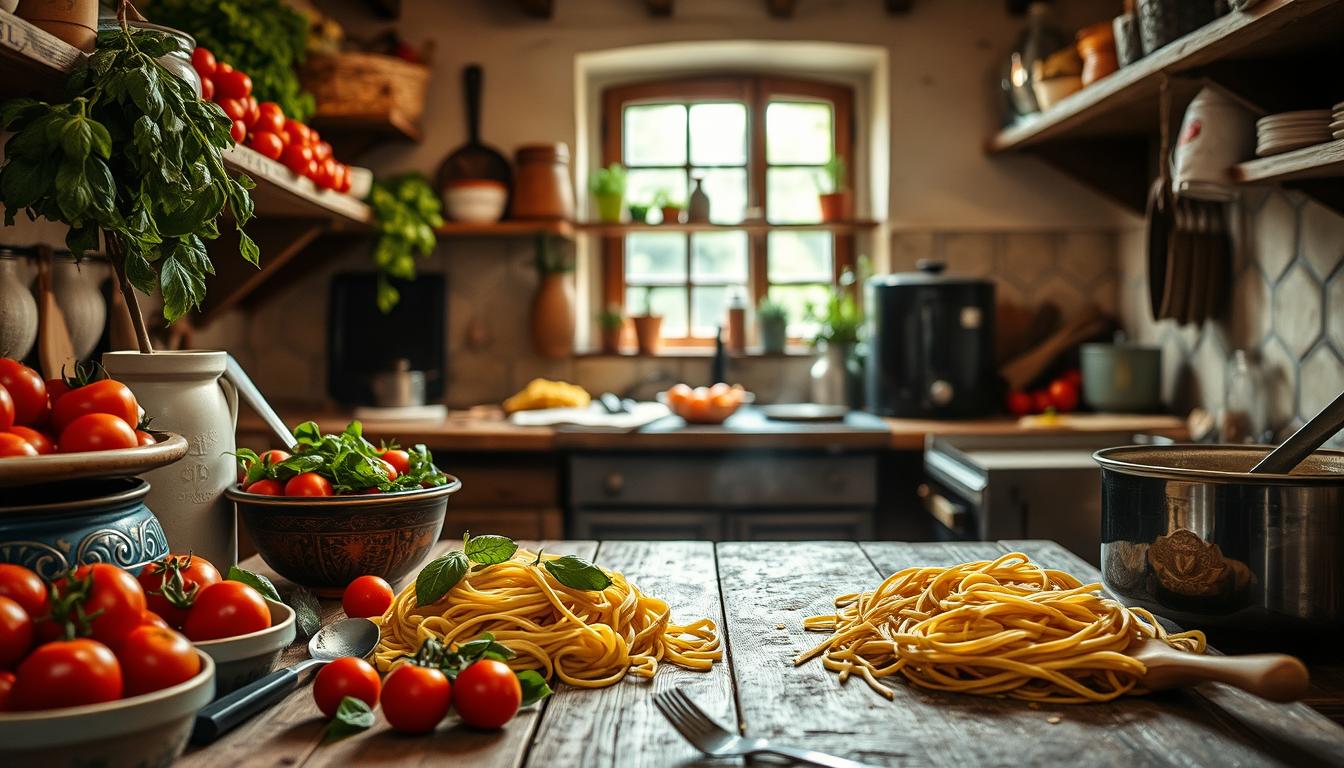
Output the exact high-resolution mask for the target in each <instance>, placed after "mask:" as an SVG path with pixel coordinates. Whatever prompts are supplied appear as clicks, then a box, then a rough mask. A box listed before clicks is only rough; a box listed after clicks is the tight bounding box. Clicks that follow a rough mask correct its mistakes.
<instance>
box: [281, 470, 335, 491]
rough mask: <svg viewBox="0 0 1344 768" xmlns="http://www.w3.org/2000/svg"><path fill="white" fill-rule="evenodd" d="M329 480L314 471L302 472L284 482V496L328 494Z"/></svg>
mask: <svg viewBox="0 0 1344 768" xmlns="http://www.w3.org/2000/svg"><path fill="white" fill-rule="evenodd" d="M331 494H332V490H331V481H330V480H328V479H327V478H325V477H323V476H321V475H319V474H317V473H316V472H304V473H303V474H299V475H295V476H293V477H291V478H289V482H287V483H285V495H286V496H330V495H331Z"/></svg>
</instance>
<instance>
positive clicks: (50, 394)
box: [46, 379, 70, 410]
mask: <svg viewBox="0 0 1344 768" xmlns="http://www.w3.org/2000/svg"><path fill="white" fill-rule="evenodd" d="M46 385H47V410H51V408H53V407H54V406H55V405H56V401H57V400H60V399H61V395H64V394H65V393H66V392H69V391H70V385H69V384H66V383H65V379H47V381H46Z"/></svg>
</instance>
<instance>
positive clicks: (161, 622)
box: [140, 611, 172, 629]
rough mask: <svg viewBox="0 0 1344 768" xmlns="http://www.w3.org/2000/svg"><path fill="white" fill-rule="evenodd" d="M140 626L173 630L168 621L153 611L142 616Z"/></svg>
mask: <svg viewBox="0 0 1344 768" xmlns="http://www.w3.org/2000/svg"><path fill="white" fill-rule="evenodd" d="M140 626H142V627H143V626H150V627H162V628H163V629H172V627H171V626H169V624H168V621H167V619H165V618H163V617H162V616H160V615H159V614H157V613H155V612H153V611H145V612H144V613H142V614H140Z"/></svg>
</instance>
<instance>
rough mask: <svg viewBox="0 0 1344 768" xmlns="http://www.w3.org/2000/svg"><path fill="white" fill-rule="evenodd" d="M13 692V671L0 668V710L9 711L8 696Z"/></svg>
mask: <svg viewBox="0 0 1344 768" xmlns="http://www.w3.org/2000/svg"><path fill="white" fill-rule="evenodd" d="M13 692H14V673H13V672H6V671H4V670H0V712H7V711H9V696H10V694H11V693H13Z"/></svg>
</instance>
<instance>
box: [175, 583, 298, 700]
mask: <svg viewBox="0 0 1344 768" xmlns="http://www.w3.org/2000/svg"><path fill="white" fill-rule="evenodd" d="M266 608H267V609H268V610H269V611H270V619H271V625H270V626H269V627H266V628H265V629H259V630H257V631H255V632H248V633H247V634H243V635H234V636H233V637H221V638H218V639H215V640H198V641H194V642H193V643H192V644H193V645H195V646H196V647H197V648H198V649H200V650H202V651H205V652H206V653H207V654H209V655H210V658H211V659H213V660H214V662H215V697H216V698H218V697H220V696H223V695H224V694H226V693H230V692H232V691H235V690H237V689H239V688H242V687H243V686H244V685H247V684H248V683H250V682H252V681H253V680H256V679H258V678H260V677H262V676H264V675H266V674H268V673H269V672H270V671H271V669H272V668H273V667H275V662H276V661H278V660H279V659H280V654H282V653H284V651H285V649H286V648H288V647H289V645H290V643H293V642H294V638H295V636H296V634H297V632H296V630H295V628H294V609H293V608H290V607H289V606H288V605H285V604H284V603H280V602H276V601H275V600H270V599H267V600H266Z"/></svg>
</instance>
